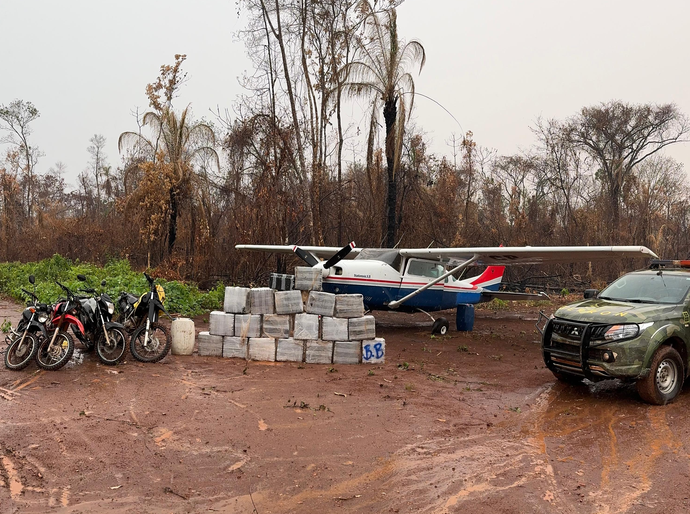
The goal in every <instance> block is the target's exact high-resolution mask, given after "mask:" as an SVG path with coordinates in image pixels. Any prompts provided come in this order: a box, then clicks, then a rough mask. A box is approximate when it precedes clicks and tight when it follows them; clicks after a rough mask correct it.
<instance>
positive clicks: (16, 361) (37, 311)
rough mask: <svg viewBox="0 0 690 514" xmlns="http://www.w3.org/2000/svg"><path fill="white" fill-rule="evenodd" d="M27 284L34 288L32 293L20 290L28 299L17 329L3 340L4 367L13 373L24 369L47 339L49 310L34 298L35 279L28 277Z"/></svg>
mask: <svg viewBox="0 0 690 514" xmlns="http://www.w3.org/2000/svg"><path fill="white" fill-rule="evenodd" d="M29 282H30V283H31V284H32V285H33V286H34V292H33V293H32V292H30V291H27V290H26V289H24V288H22V292H23V293H24V294H25V295H27V296H28V297H30V300H29V301H28V302H27V304H26V309H24V312H22V318H21V319H20V320H19V323H17V328H16V330H15V329H12V331H11V333H10V334H9V335H8V336H7V337H6V338H5V342H6V343H7V345H8V346H7V350H6V351H5V367H6V368H7V369H11V370H14V371H19V370H21V369H24V368H26V367H27V366H28V365H29V363H30V362H31V360H32V359H34V358H35V357H36V353H37V352H38V346H39V342H40V341H42V340H43V339H45V338H46V337H47V332H46V327H45V323H46V321H48V316H49V314H50V308H49V306H48V305H46V304H45V303H40V302H39V300H38V297H37V296H36V279H35V277H34V276H33V275H29Z"/></svg>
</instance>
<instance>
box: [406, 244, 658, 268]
mask: <svg viewBox="0 0 690 514" xmlns="http://www.w3.org/2000/svg"><path fill="white" fill-rule="evenodd" d="M400 255H403V256H405V257H419V258H422V259H438V260H440V261H448V260H455V261H460V262H461V261H465V260H468V259H471V258H472V257H474V256H478V259H477V261H476V262H475V265H477V266H481V265H499V266H505V265H507V264H551V263H559V262H576V261H595V260H601V259H616V258H624V257H625V258H631V257H645V258H652V259H658V256H657V255H656V254H655V253H654V252H653V251H651V250H650V249H649V248H647V247H645V246H513V247H510V246H501V247H488V248H487V247H485V248H404V249H400Z"/></svg>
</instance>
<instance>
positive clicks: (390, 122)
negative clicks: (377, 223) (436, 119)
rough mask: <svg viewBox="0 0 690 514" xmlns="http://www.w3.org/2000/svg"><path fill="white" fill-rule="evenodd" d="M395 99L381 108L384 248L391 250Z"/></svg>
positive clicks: (394, 228)
mask: <svg viewBox="0 0 690 514" xmlns="http://www.w3.org/2000/svg"><path fill="white" fill-rule="evenodd" d="M396 102H397V99H394V100H388V101H386V103H385V105H384V107H383V118H384V119H385V121H386V168H387V173H388V194H387V195H386V220H387V227H386V246H387V247H388V248H393V247H394V246H395V244H396V243H397V241H396V236H397V234H396V232H397V228H398V227H397V224H396V219H395V206H396V203H397V201H396V200H397V187H396V176H395V120H396V117H397V113H398V110H397V106H396Z"/></svg>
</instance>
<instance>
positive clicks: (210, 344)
mask: <svg viewBox="0 0 690 514" xmlns="http://www.w3.org/2000/svg"><path fill="white" fill-rule="evenodd" d="M197 339H198V347H197V351H198V352H199V355H202V356H212V357H221V356H222V355H223V336H217V335H211V334H209V333H208V332H200V333H199V335H198V337H197Z"/></svg>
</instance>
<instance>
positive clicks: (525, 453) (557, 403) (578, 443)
mask: <svg viewBox="0 0 690 514" xmlns="http://www.w3.org/2000/svg"><path fill="white" fill-rule="evenodd" d="M613 400H614V401H606V399H604V401H601V399H599V398H597V397H596V396H594V397H592V396H590V397H587V396H586V395H585V396H583V395H582V394H581V391H580V392H577V391H572V390H570V389H567V388H565V387H563V386H561V385H550V386H547V387H546V388H545V389H542V390H541V391H540V392H538V393H537V396H536V398H535V399H532V400H530V399H529V398H528V399H527V403H528V404H531V408H530V409H529V411H528V412H525V413H524V417H523V418H522V420H521V421H520V424H519V425H515V426H513V427H510V426H508V425H507V424H505V423H504V424H503V426H500V427H495V428H494V429H491V430H490V431H487V433H483V434H476V435H473V436H469V437H464V438H460V439H458V438H450V439H449V438H443V439H430V440H426V441H423V442H420V443H417V444H412V445H409V446H406V447H404V448H402V449H401V450H399V451H398V452H396V454H395V455H394V457H393V458H392V459H391V461H392V463H393V464H392V465H393V467H394V470H393V472H392V473H391V478H390V479H389V480H388V481H387V482H386V483H385V486H386V488H387V490H392V491H396V492H399V493H400V494H399V495H398V498H399V500H398V501H397V504H396V507H399V509H400V512H424V513H427V512H428V513H431V512H433V513H443V514H450V513H454V512H469V511H477V509H478V508H479V507H481V508H483V509H486V508H487V506H488V505H492V504H493V503H495V502H499V505H508V503H506V498H510V503H509V505H511V506H512V508H517V509H518V510H521V511H530V512H559V513H578V514H579V513H582V512H591V513H597V514H623V513H627V512H630V511H631V510H633V509H634V507H635V506H636V505H640V504H642V503H643V501H644V504H646V505H648V506H651V505H653V504H655V502H656V501H657V500H655V498H654V497H646V496H645V495H646V494H647V493H649V492H650V491H652V486H653V483H652V482H653V479H654V477H655V475H656V473H655V471H657V468H658V466H661V465H662V464H663V462H662V461H661V458H662V457H663V456H664V455H668V454H669V453H673V454H682V452H681V449H682V448H683V446H684V445H683V442H682V441H681V440H680V439H679V438H678V437H677V436H676V435H675V433H674V432H673V431H672V430H671V429H670V428H669V420H668V419H667V415H668V412H669V410H668V409H667V408H666V407H654V406H642V405H639V404H636V403H632V402H636V401H637V400H636V399H635V400H632V401H631V402H629V403H626V402H619V401H617V399H615V398H614V399H613ZM687 457H690V455H688V456H687ZM681 458H682V457H681ZM688 463H690V461H688ZM518 489H519V491H517V490H518ZM510 490H516V493H513V494H511V493H509V492H508V491H510ZM513 500H514V501H513ZM500 502H503V503H500ZM482 511H484V510H482ZM486 511H487V512H488V511H490V509H489V510H486Z"/></svg>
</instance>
